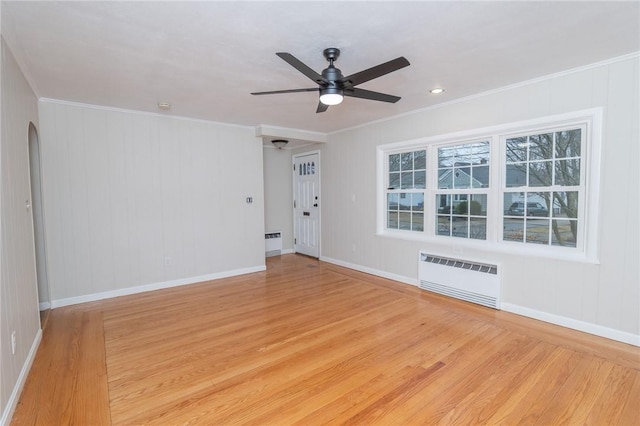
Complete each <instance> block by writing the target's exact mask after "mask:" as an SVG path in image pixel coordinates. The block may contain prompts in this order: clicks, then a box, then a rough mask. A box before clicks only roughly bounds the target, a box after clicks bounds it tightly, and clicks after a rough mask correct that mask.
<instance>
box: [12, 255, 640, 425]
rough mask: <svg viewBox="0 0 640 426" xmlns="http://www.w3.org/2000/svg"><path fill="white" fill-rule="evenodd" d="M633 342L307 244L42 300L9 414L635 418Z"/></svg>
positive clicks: (88, 421)
mask: <svg viewBox="0 0 640 426" xmlns="http://www.w3.org/2000/svg"><path fill="white" fill-rule="evenodd" d="M639 398H640V349H638V348H636V347H631V346H630V345H624V344H620V343H618V342H611V341H608V340H606V339H601V338H598V337H595V336H590V335H586V334H584V333H579V332H575V331H572V330H567V329H563V328H561V327H557V326H553V325H550V324H545V323H542V322H539V321H534V320H530V319H527V318H523V317H519V316H517V315H513V314H509V313H506V312H501V311H496V310H493V309H489V308H485V307H482V306H478V305H472V304H469V303H466V302H462V301H458V300H452V299H449V298H446V297H443V296H440V295H435V294H432V293H429V292H426V291H422V290H419V289H417V288H415V287H412V286H407V285H403V284H400V283H397V282H393V281H390V280H386V279H383V278H380V277H375V276H371V275H367V274H363V273H360V272H357V271H353V270H349V269H345V268H342V267H339V266H336V265H331V264H327V263H324V262H320V261H318V260H315V259H310V258H307V257H304V256H296V255H285V256H280V257H277V258H269V259H267V271H264V272H259V273H254V274H248V275H243V276H238V277H231V278H225V279H221V280H215V281H209V282H204V283H199V284H193V285H189V286H184V287H176V288H170V289H164V290H159V291H153V292H148V293H141V294H136V295H131V296H124V297H119V298H115V299H110V300H104V301H100V302H92V303H88V304H83V305H77V306H72V307H67V308H59V309H54V310H53V311H51V312H50V315H49V321H48V326H47V329H46V330H45V333H44V335H43V341H42V343H41V345H40V349H39V351H38V354H37V355H36V360H35V362H34V365H33V367H32V370H31V372H30V374H29V378H28V380H27V384H26V385H25V389H24V391H23V394H22V396H21V398H20V402H19V404H18V408H17V410H16V414H15V415H14V418H13V421H12V422H13V423H12V424H15V425H21V424H42V425H60V424H76V425H108V424H113V425H126V426H129V425H138V424H157V425H163V426H166V425H175V424H202V425H212V424H215V425H228V424H255V425H288V424H300V425H333V424H366V425H369V424H384V425H386V424H402V425H404V424H435V423H440V424H447V425H449V424H509V425H510V424H518V425H521V424H536V423H539V424H560V423H571V424H577V423H580V424H594V425H601V424H607V425H616V424H617V425H627V424H629V425H631V424H634V425H635V424H639V423H640V418H638V414H637V413H638V410H637V407H638V399H639Z"/></svg>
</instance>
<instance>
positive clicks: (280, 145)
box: [271, 139, 289, 149]
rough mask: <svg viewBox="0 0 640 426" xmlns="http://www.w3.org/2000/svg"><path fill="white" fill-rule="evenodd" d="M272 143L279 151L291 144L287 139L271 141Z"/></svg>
mask: <svg viewBox="0 0 640 426" xmlns="http://www.w3.org/2000/svg"><path fill="white" fill-rule="evenodd" d="M271 143H272V144H273V146H275V147H276V148H278V149H282V148H284V147H285V146H287V144H288V143H289V141H288V140H286V139H274V140H272V141H271Z"/></svg>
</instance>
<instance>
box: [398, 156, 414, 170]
mask: <svg viewBox="0 0 640 426" xmlns="http://www.w3.org/2000/svg"><path fill="white" fill-rule="evenodd" d="M400 170H401V171H404V170H413V152H403V153H402V154H401V156H400Z"/></svg>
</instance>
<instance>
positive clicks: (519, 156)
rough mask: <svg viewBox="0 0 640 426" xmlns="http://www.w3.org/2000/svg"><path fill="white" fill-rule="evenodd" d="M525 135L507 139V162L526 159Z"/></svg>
mask: <svg viewBox="0 0 640 426" xmlns="http://www.w3.org/2000/svg"><path fill="white" fill-rule="evenodd" d="M527 146H528V143H527V137H526V136H522V137H519V138H511V139H507V162H508V163H513V162H516V161H527Z"/></svg>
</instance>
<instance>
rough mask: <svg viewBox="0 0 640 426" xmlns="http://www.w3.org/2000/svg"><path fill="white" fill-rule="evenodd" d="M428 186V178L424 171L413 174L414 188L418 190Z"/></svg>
mask: <svg viewBox="0 0 640 426" xmlns="http://www.w3.org/2000/svg"><path fill="white" fill-rule="evenodd" d="M426 184H427V176H426V172H425V171H424V170H422V171H419V172H414V173H413V187H414V188H417V189H424V188H425V187H426Z"/></svg>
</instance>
